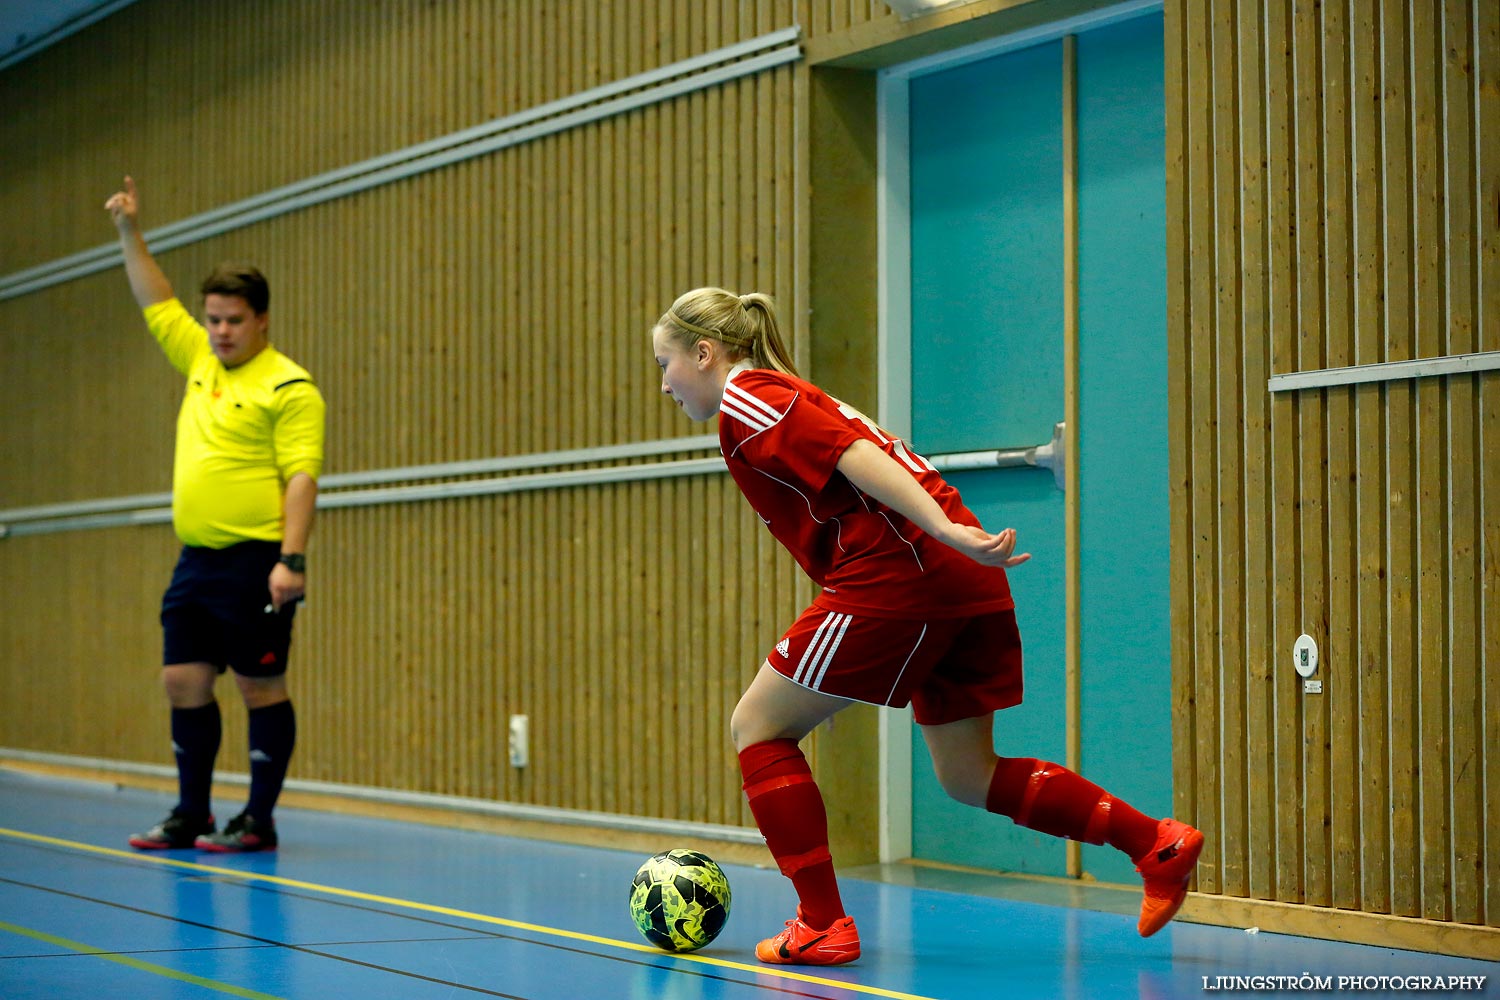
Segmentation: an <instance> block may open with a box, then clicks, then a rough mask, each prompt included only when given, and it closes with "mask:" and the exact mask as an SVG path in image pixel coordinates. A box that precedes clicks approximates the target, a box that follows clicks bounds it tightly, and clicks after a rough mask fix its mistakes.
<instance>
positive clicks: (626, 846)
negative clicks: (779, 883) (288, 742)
mask: <svg viewBox="0 0 1500 1000" xmlns="http://www.w3.org/2000/svg"><path fill="white" fill-rule="evenodd" d="M0 768H5V769H9V770H13V771H20V772H27V773H31V774H44V775H50V776H53V777H60V778H72V779H75V780H82V781H96V782H102V783H104V784H108V785H114V786H116V787H120V788H144V789H149V790H151V791H159V792H166V793H170V794H176V792H177V782H176V780H175V779H172V778H162V777H156V776H154V775H147V774H132V773H121V772H117V771H103V770H98V769H95V768H87V767H72V766H68V765H64V764H50V763H41V762H36V761H16V760H7V761H0ZM213 794H214V797H215V798H217V799H220V800H228V801H231V802H233V801H237V800H240V799H243V798H244V797H245V786H244V785H229V784H220V783H218V782H215V783H214V791H213ZM279 805H283V806H291V807H293V808H297V809H313V810H317V811H319V812H330V813H340V814H342V815H346V816H368V817H373V818H375V819H393V820H401V821H403V822H407V823H423V824H426V825H428V826H441V827H447V828H449V829H457V830H478V831H482V832H484V833H494V834H499V835H501V836H506V837H523V838H525V839H527V840H541V841H546V842H547V843H552V844H579V845H581V846H585V847H605V848H611V849H614V850H620V851H628V852H631V853H634V854H639V855H640V856H641V860H642V861H644V860H645V859H646V858H647V857H650V856H651V855H653V854H656V853H658V852H660V851H665V850H670V849H671V848H674V847H697V848H700V849H703V850H706V851H708V852H709V853H711V854H712V856H713V857H714V859H715V860H717V861H722V862H726V863H730V864H741V865H756V866H758V867H763V868H765V867H775V861H774V860H773V859H772V858H771V853H770V852H769V851H768V850H766V847H765V845H764V844H744V843H735V842H731V841H721V840H713V839H712V838H707V839H705V841H704V842H703V843H696V842H695V843H692V844H688V843H664V842H663V835H662V834H659V833H647V832H641V833H637V832H632V831H622V830H606V829H601V828H599V827H590V826H585V825H581V824H576V823H547V822H543V821H538V820H527V819H513V818H509V817H504V816H490V815H485V814H482V813H471V812H464V811H462V810H459V809H443V808H440V807H427V806H413V805H407V804H403V803H390V802H376V801H370V800H367V799H362V798H351V797H347V796H342V795H335V794H324V793H321V792H306V791H297V790H294V789H287V790H285V791H283V792H282V793H281V798H280V801H279Z"/></svg>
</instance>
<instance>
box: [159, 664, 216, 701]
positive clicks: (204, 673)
mask: <svg viewBox="0 0 1500 1000" xmlns="http://www.w3.org/2000/svg"><path fill="white" fill-rule="evenodd" d="M161 686H162V690H164V691H165V692H166V693H167V701H168V702H169V703H170V704H171V706H172V707H173V708H202V707H203V706H204V705H207V704H208V703H209V702H211V701H213V700H214V674H213V672H212V671H211V670H208V669H199V668H196V667H188V666H172V667H163V668H162V672H161Z"/></svg>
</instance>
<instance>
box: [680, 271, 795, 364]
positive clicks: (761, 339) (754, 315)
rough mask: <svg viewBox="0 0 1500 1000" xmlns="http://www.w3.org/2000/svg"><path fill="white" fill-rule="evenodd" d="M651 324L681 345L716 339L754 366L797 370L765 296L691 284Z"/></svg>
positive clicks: (773, 307)
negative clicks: (698, 286)
mask: <svg viewBox="0 0 1500 1000" xmlns="http://www.w3.org/2000/svg"><path fill="white" fill-rule="evenodd" d="M656 325H657V327H658V328H660V329H662V330H665V331H666V333H667V336H668V337H669V338H670V339H671V340H673V341H675V342H676V343H677V344H679V345H680V346H682V347H684V348H689V347H691V346H692V345H693V344H695V343H697V342H698V341H699V340H702V339H704V338H707V339H709V340H716V341H718V342H719V343H721V344H723V345H724V346H725V347H727V348H728V349H729V353H730V356H731V357H732V358H733V359H734V360H736V361H739V360H743V359H749V361H750V363H751V364H752V365H754V366H755V367H756V368H770V369H774V370H775V371H779V372H785V373H786V374H788V375H796V374H797V368H796V366H795V365H794V364H793V363H792V356H791V352H790V351H788V350H787V348H786V342H785V341H783V340H782V339H781V329H780V327H779V326H778V325H777V323H776V306H775V303H773V302H772V301H771V297H770V296H769V295H764V294H762V293H760V292H751V293H749V294H746V295H736V294H735V293H734V292H731V291H727V290H725V289H723V288H713V287H705V288H695V289H693V290H692V291H691V292H686V293H684V294H682V295H680V296H678V297H677V301H675V302H673V303H672V305H671V307H670V308H669V309H667V311H666V312H665V313H663V314H662V317H661V319H659V320H657V323H656Z"/></svg>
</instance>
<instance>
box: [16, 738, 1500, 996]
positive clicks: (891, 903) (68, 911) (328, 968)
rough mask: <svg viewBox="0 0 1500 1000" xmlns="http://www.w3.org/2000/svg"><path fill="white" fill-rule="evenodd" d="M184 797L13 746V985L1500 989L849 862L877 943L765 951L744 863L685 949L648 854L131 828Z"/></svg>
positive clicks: (867, 990)
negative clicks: (1253, 984)
mask: <svg viewBox="0 0 1500 1000" xmlns="http://www.w3.org/2000/svg"><path fill="white" fill-rule="evenodd" d="M168 804H170V803H167V802H166V801H165V797H164V796H163V795H162V794H160V793H157V792H148V791H142V790H134V789H120V788H116V787H114V786H112V785H108V784H103V783H94V782H84V781H74V780H69V779H60V778H53V777H45V776H38V775H34V774H30V773H26V772H23V771H17V770H10V769H6V768H3V767H0V998H3V1000H23V998H24V1000H30V998H45V1000H65V998H73V997H79V998H85V997H86V998H98V997H105V998H110V1000H136V998H149V1000H169V998H171V1000H175V998H213V997H225V996H229V997H248V998H257V1000H258V998H264V997H285V998H295V1000H302V998H311V1000H342V998H346V997H348V998H360V1000H376V998H392V1000H428V998H438V997H443V998H455V997H470V996H473V997H486V996H489V997H515V998H526V1000H561V998H567V1000H579V998H584V1000H589V998H607V1000H629V998H651V1000H689V998H767V1000H769V998H783V997H784V998H804V997H805V998H825V1000H845V998H860V997H867V996H877V997H932V998H938V997H941V998H967V997H983V998H995V997H1007V998H1009V997H1017V998H1029V997H1048V998H1053V997H1057V998H1071V997H1107V998H1121V997H1145V998H1167V997H1189V996H1191V997H1202V996H1205V995H1209V994H1212V993H1214V992H1218V991H1216V990H1213V989H1209V990H1205V988H1204V977H1207V979H1208V981H1209V983H1210V984H1213V983H1214V982H1216V981H1217V980H1216V977H1219V976H1231V977H1232V976H1270V975H1292V976H1300V975H1302V974H1303V973H1311V974H1313V975H1331V976H1334V977H1337V976H1339V975H1346V976H1352V975H1358V976H1381V975H1390V976H1406V975H1415V976H1457V975H1470V976H1472V975H1484V976H1488V977H1490V978H1489V979H1488V980H1487V981H1486V983H1485V987H1484V989H1483V991H1482V992H1481V995H1483V993H1489V994H1491V995H1500V986H1497V985H1495V981H1494V977H1495V974H1496V973H1497V972H1500V969H1497V967H1496V965H1495V964H1493V963H1486V962H1479V961H1472V960H1467V959H1457V958H1447V957H1443V956H1437V955H1427V954H1420V953H1416V952H1408V951H1396V950H1388V949H1380V948H1371V947H1365V946H1360V945H1353V944H1339V943H1329V942H1325V941H1314V940H1308V939H1302V938H1295V937H1288V936H1283V935H1276V934H1269V933H1260V934H1255V935H1250V934H1246V933H1245V932H1244V931H1243V930H1237V929H1231V928H1222V927H1208V926H1200V925H1193V924H1186V923H1174V924H1173V925H1172V926H1170V927H1168V928H1167V929H1166V930H1164V931H1163V932H1161V933H1160V934H1159V935H1157V936H1156V937H1154V938H1151V939H1149V940H1142V939H1141V938H1139V937H1138V936H1137V935H1136V932H1135V918H1134V916H1133V915H1130V914H1120V913H1108V912H1097V911H1093V910H1079V909H1070V908H1067V907H1064V906H1054V905H1045V904H1041V903H1035V902H1022V901H1017V900H1014V899H1005V898H997V897H996V896H993V895H983V894H968V893H964V892H955V891H951V890H948V889H936V888H924V887H919V886H914V885H901V884H894V883H893V882H890V881H878V880H873V879H864V878H855V877H846V878H845V879H844V898H845V903H846V904H847V906H848V909H849V911H850V912H851V913H852V914H853V915H854V916H855V918H856V920H857V921H858V923H859V926H860V932H861V937H862V939H863V943H864V950H865V954H864V957H863V958H861V959H860V961H858V962H857V963H855V964H853V965H850V966H845V967H843V968H839V969H830V970H823V969H810V968H809V969H798V968H785V967H768V966H763V965H760V964H759V963H757V962H756V961H755V958H754V954H753V948H754V946H755V942H756V940H757V939H758V938H761V937H765V936H767V935H769V934H770V933H772V932H773V931H776V930H779V929H780V927H781V923H782V921H783V920H785V919H786V918H787V917H788V916H790V915H791V913H792V909H793V907H794V905H795V903H794V899H793V896H792V894H791V888H790V885H789V884H788V883H787V882H786V881H785V880H784V879H783V878H782V877H781V876H780V874H778V873H777V872H775V871H771V870H765V869H758V868H752V867H745V866H736V865H725V866H724V868H725V870H726V871H727V873H728V875H729V878H730V882H731V885H732V887H733V890H734V900H733V907H732V912H731V916H730V918H729V923H728V925H727V927H726V928H725V930H724V932H723V934H722V935H720V937H719V939H718V940H717V941H715V942H714V943H713V944H711V945H710V946H709V947H708V948H706V949H705V950H703V951H701V952H699V953H697V954H695V955H690V956H684V957H675V956H669V955H667V954H665V953H662V952H659V951H656V950H655V949H653V948H651V947H650V946H648V945H646V944H645V943H644V941H642V940H641V938H640V937H639V936H638V935H637V933H636V931H635V927H634V925H633V924H632V923H631V921H630V918H629V914H628V913H627V910H626V895H627V889H628V886H629V883H630V878H631V876H632V875H633V874H634V872H635V869H636V866H637V865H638V864H639V863H640V862H641V860H643V858H642V857H639V856H637V855H636V854H634V853H628V852H623V851H613V850H606V849H600V848H588V847H576V846H569V845H554V844H547V843H543V842H540V841H534V840H521V839H515V838H507V837H500V836H496V835H493V834H486V833H476V832H472V831H464V830H453V829H445V828H436V827H430V826H424V825H416V824H409V823H402V822H396V821H390V820H377V819H368V818H362V817H351V816H347V815H336V814H330V813H320V812H312V811H308V810H299V809H292V808H286V807H283V808H282V809H281V810H279V811H278V813H277V819H278V824H277V825H278V830H279V832H280V833H281V837H282V848H281V851H280V852H279V853H277V854H267V855H241V856H230V855H208V854H199V853H197V852H194V851H175V852H164V853H160V854H142V853H139V852H136V851H132V850H131V849H130V848H129V847H127V846H126V845H125V836H126V835H127V834H128V833H129V832H130V831H132V830H135V829H138V828H144V827H146V826H148V825H150V824H151V823H152V822H154V821H155V820H157V819H159V818H160V814H162V813H164V812H165V806H166V805H168ZM218 805H219V806H220V813H221V815H228V814H229V813H231V812H233V811H234V809H235V808H237V803H219V804H218ZM674 846H694V845H690V844H665V845H663V849H666V848H667V847H674ZM699 846H701V845H699ZM710 853H712V852H711V851H710ZM876 870H878V869H876ZM966 878H968V879H973V878H975V877H973V876H967V877H966ZM1240 992H1246V991H1243V990H1242V991H1240ZM1296 992H1297V994H1298V995H1307V992H1308V991H1302V990H1298V991H1296ZM1470 992H1472V990H1471V991H1470ZM1360 994H1361V995H1363V996H1377V995H1382V994H1381V993H1380V992H1378V991H1370V990H1362V991H1360ZM1314 995H1318V994H1316V993H1315V994H1314ZM1403 995H1405V994H1404V992H1403ZM1426 995H1429V996H1430V995H1436V994H1435V993H1434V992H1432V991H1429V992H1428V993H1427V994H1426Z"/></svg>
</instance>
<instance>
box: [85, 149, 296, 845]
mask: <svg viewBox="0 0 1500 1000" xmlns="http://www.w3.org/2000/svg"><path fill="white" fill-rule="evenodd" d="M104 207H105V208H106V209H107V210H108V211H109V213H110V215H111V217H112V218H113V219H114V223H115V227H116V228H117V229H118V230H119V233H120V245H121V247H122V249H123V250H124V255H125V274H126V276H127V277H128V278H129V279H130V290H131V292H132V293H133V294H134V295H135V300H136V302H137V303H139V305H140V307H141V308H142V309H143V310H144V311H145V317H146V325H147V327H148V328H149V329H150V331H151V334H152V335H153V336H154V337H155V338H156V340H157V342H158V343H159V344H160V345H161V348H162V351H163V352H164V353H165V354H166V356H167V360H168V361H170V362H171V363H172V366H173V367H174V368H176V369H177V370H178V371H179V372H181V373H182V374H183V375H184V376H185V377H186V378H187V386H186V392H185V394H184V396H183V400H182V409H181V411H180V412H179V413H178V416H177V446H176V454H175V456H174V459H173V470H172V526H173V528H174V529H175V530H176V532H177V537H178V538H179V539H180V540H181V541H182V544H183V548H182V554H181V556H180V557H179V559H178V560H177V568H176V570H175V571H174V572H173V574H172V582H171V584H170V585H169V586H168V587H167V592H166V594H165V595H163V597H162V603H161V624H162V637H163V643H162V645H163V653H162V664H163V666H162V685H163V687H165V689H166V692H167V700H168V701H169V702H170V703H171V706H172V750H173V752H174V753H175V754H176V756H177V778H178V796H179V797H178V801H177V805H176V806H175V807H173V809H172V812H171V815H169V816H168V817H167V818H166V819H164V820H162V821H161V822H160V823H158V824H156V825H155V826H154V827H152V828H151V829H150V830H148V831H146V832H145V833H139V834H135V835H134V836H132V837H131V838H130V844H131V846H132V847H137V848H140V849H142V850H160V849H165V848H186V847H197V848H199V849H200V850H208V851H225V852H228V851H269V850H275V849H276V843H277V838H276V827H275V824H274V823H273V821H272V818H271V812H272V810H273V809H274V808H275V806H276V799H277V797H278V796H279V795H280V794H281V785H282V782H283V781H284V780H285V779H286V770H287V764H288V762H289V761H290V759H291V756H292V747H293V745H294V744H295V743H296V736H297V722H296V715H295V713H294V712H293V710H292V703H291V700H290V698H289V697H288V695H287V689H286V668H287V652H288V650H289V648H290V646H291V639H292V618H293V616H294V615H295V614H296V610H297V601H298V600H300V599H301V598H302V595H303V593H304V592H305V589H306V586H307V576H306V574H307V565H306V556H305V553H306V550H307V539H308V535H309V534H310V533H311V531H312V522H313V505H314V502H315V500H316V498H317V493H318V475H319V473H320V472H321V471H322V467H323V409H324V406H323V397H322V395H321V394H320V393H319V392H318V389H317V387H316V386H315V385H314V384H313V382H312V377H311V376H310V375H309V374H308V373H307V371H306V370H305V369H303V368H302V367H300V366H299V365H297V364H296V363H295V362H293V361H292V360H291V359H290V358H288V357H287V356H286V355H284V354H282V353H281V352H280V351H278V350H276V349H275V348H274V347H272V346H271V344H270V341H269V339H268V332H267V331H268V327H269V325H270V316H269V314H268V312H267V309H268V307H269V304H270V290H269V287H268V286H267V284H266V279H265V278H264V277H263V276H262V275H261V273H260V272H259V271H257V270H256V269H255V268H253V267H247V266H241V265H232V264H221V265H220V266H219V267H218V268H216V269H215V270H214V272H213V273H212V274H210V275H209V276H208V277H207V278H206V279H205V280H204V282H203V285H202V288H201V289H200V290H201V292H202V295H203V317H204V320H205V321H206V323H207V328H206V329H205V327H204V326H202V325H200V324H199V323H198V321H197V320H195V319H194V318H193V317H192V316H191V315H189V313H188V311H187V310H186V309H185V308H183V305H182V303H181V302H179V301H178V300H177V297H176V296H175V295H174V294H173V292H172V286H171V284H170V283H169V282H168V281H167V278H166V275H164V274H163V273H162V270H161V268H160V267H159V266H158V265H157V263H156V261H155V259H154V258H152V256H151V253H150V251H149V250H148V249H147V248H146V241H145V238H144V237H143V236H142V235H141V230H140V225H139V221H138V213H139V201H138V199H137V197H136V189H135V182H134V181H132V180H131V179H130V178H129V177H126V178H125V186H124V190H122V191H119V192H117V193H116V194H114V195H113V196H111V197H110V199H109V200H108V201H107V202H105V206H104ZM226 669H232V670H233V671H234V679H235V681H236V682H237V683H238V685H239V689H240V694H241V696H242V697H243V698H244V701H245V708H246V709H247V710H248V712H249V720H250V722H249V729H250V800H249V802H248V803H247V804H246V806H245V809H244V811H243V812H241V813H240V814H239V815H238V816H235V817H234V818H232V819H231V820H229V822H228V823H226V824H225V825H224V829H223V830H222V831H219V830H217V829H216V828H215V824H214V818H213V815H212V810H211V808H210V801H209V795H210V789H211V787H212V784H213V770H214V758H215V756H217V754H218V751H219V741H220V736H221V725H220V716H219V703H218V701H216V700H215V698H214V682H215V681H216V680H217V679H218V676H219V674H221V673H223V672H224V671H225V670H226Z"/></svg>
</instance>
